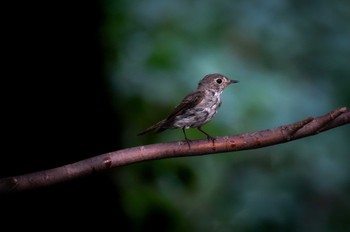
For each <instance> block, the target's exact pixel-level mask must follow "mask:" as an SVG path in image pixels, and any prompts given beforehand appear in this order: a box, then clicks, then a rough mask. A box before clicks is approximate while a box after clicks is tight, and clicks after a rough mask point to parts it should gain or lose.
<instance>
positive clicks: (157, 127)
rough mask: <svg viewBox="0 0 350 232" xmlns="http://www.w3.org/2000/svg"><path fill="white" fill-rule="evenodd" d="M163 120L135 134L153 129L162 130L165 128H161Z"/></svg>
mask: <svg viewBox="0 0 350 232" xmlns="http://www.w3.org/2000/svg"><path fill="white" fill-rule="evenodd" d="M164 122H165V120H162V121H160V122H158V123H156V124H154V125H153V126H150V127H148V128H147V129H145V130H143V131H141V132H140V133H138V134H137V135H144V134H146V133H149V132H152V131H155V132H161V131H163V130H165V128H162V126H163V124H164Z"/></svg>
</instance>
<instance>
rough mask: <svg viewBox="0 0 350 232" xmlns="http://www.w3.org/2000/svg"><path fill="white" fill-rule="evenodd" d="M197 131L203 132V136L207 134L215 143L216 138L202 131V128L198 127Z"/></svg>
mask: <svg viewBox="0 0 350 232" xmlns="http://www.w3.org/2000/svg"><path fill="white" fill-rule="evenodd" d="M197 129H198V130H199V131H200V132H202V133H203V134H205V135H206V136H207V138H208V139H210V140H211V141H212V142H214V140H215V138H214V137H212V136H210V135H209V134H208V133H206V132H205V131H204V130H202V128H201V127H200V126H199V127H197Z"/></svg>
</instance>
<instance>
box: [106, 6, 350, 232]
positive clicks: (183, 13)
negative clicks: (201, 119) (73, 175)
mask: <svg viewBox="0 0 350 232" xmlns="http://www.w3.org/2000/svg"><path fill="white" fill-rule="evenodd" d="M104 4H105V26H104V28H103V31H102V35H103V38H104V46H105V54H106V60H107V63H106V74H107V76H108V78H109V82H110V84H111V86H112V88H113V92H114V94H115V95H114V99H113V102H114V104H115V109H116V111H117V112H118V113H119V114H120V115H121V118H123V119H124V120H123V122H122V123H123V125H124V128H125V130H124V131H122V132H121V133H122V137H123V144H124V146H125V147H131V146H138V145H142V144H148V143H156V142H163V141H172V140H179V139H183V135H182V132H181V130H170V131H165V132H163V133H161V134H150V135H145V136H143V137H137V136H136V134H137V133H138V132H139V131H141V130H142V129H144V128H145V127H147V126H149V125H151V124H153V123H155V122H157V121H158V120H161V119H163V118H164V117H166V116H167V114H168V113H169V112H170V111H171V109H172V108H173V107H175V105H176V104H177V103H178V102H179V101H180V100H181V99H182V97H183V96H184V95H185V94H187V93H188V92H190V91H191V90H192V89H194V88H196V86H197V83H198V81H199V80H200V79H201V78H202V77H203V76H204V75H206V74H208V73H214V72H219V73H223V74H225V75H227V76H228V77H230V78H232V79H238V80H240V83H239V84H237V85H233V86H232V87H231V86H230V88H228V89H227V90H225V92H224V94H223V105H222V107H221V109H220V111H219V113H218V115H217V116H216V117H215V118H214V119H213V120H212V121H211V122H210V123H209V124H208V125H206V126H205V127H204V128H205V129H206V131H207V132H208V133H210V134H212V135H214V136H219V135H233V134H239V133H246V132H250V131H256V130H262V129H267V128H271V127H276V126H280V125H282V124H286V123H292V122H295V121H297V120H300V119H303V118H306V117H308V116H318V115H322V114H324V113H327V112H328V111H330V110H333V109H335V108H338V107H341V106H347V107H350V104H349V103H350V91H349V86H350V65H349V64H350V63H349V61H350V43H349V41H350V26H349V22H350V3H349V2H348V1H346V0H335V1H326V0H316V1H287V0H283V1H280V0H266V1H258V0H249V1H225V0H219V1H209V0H201V1H196V0H179V1H163V0H149V1H136V0H128V1H126V0H106V1H105V3H104ZM188 135H189V136H190V137H191V138H202V137H203V136H202V134H200V133H198V132H197V131H196V130H191V129H190V130H188ZM349 135H350V131H349V127H348V126H345V127H340V128H336V129H334V130H330V131H327V132H325V133H322V134H319V135H317V136H314V137H308V138H305V139H302V140H299V141H293V142H291V143H287V144H281V145H277V146H273V147H268V148H263V149H259V150H254V151H245V152H237V153H234V154H230V153H227V154H219V155H210V156H202V157H193V158H192V157H191V158H176V159H169V160H161V161H152V162H146V163H141V164H135V165H130V166H127V167H121V168H118V169H117V170H116V171H115V181H116V185H118V186H119V188H120V189H121V190H122V193H121V196H122V198H123V199H122V200H123V204H124V205H123V210H124V212H125V214H126V217H127V218H129V220H130V221H131V222H132V224H133V228H134V231H146V230H152V231H154V230H158V231H318V232H322V231H349V230H350V221H349V220H348V219H349V218H350V201H349V195H350V171H349V170H350V168H349V165H350V157H349V155H348V154H349V143H348V140H349Z"/></svg>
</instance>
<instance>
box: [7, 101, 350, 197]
mask: <svg viewBox="0 0 350 232" xmlns="http://www.w3.org/2000/svg"><path fill="white" fill-rule="evenodd" d="M348 123H350V111H349V110H348V109H347V108H346V107H342V108H339V109H336V110H334V111H332V112H329V113H327V114H326V115H323V116H320V117H315V118H313V117H310V118H307V119H304V120H302V121H299V122H295V123H293V124H289V125H283V126H280V127H277V128H273V129H268V130H263V131H258V132H252V133H246V134H241V135H235V136H224V137H217V138H216V139H215V140H214V141H211V140H207V139H201V140H192V141H191V142H190V143H187V142H186V141H176V142H167V143H159V144H150V145H145V146H138V147H132V148H127V149H123V150H118V151H114V152H109V153H105V154H102V155H98V156H95V157H92V158H89V159H85V160H81V161H78V162H75V163H72V164H67V165H64V166H61V167H57V168H53V169H48V170H44V171H39V172H34V173H30V174H25V175H19V176H13V177H7V178H2V179H0V193H5V192H17V191H23V190H28V189H35V188H39V187H44V186H49V185H53V184H56V183H60V182H64V181H68V180H72V179H75V178H78V177H82V176H85V175H89V174H92V173H94V172H98V171H102V170H105V169H109V168H113V167H117V166H123V165H128V164H132V163H137V162H142V161H146V160H156V159H165V158H172V157H184V156H198V155H206V154H213V153H222V152H233V151H240V150H249V149H256V148H260V147H266V146H271V145H274V144H279V143H286V142H289V141H292V140H296V139H300V138H303V137H306V136H312V135H315V134H318V133H320V132H323V131H326V130H329V129H332V128H334V127H338V126H342V125H345V124H348Z"/></svg>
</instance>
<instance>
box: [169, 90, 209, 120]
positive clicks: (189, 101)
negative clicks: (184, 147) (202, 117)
mask: <svg viewBox="0 0 350 232" xmlns="http://www.w3.org/2000/svg"><path fill="white" fill-rule="evenodd" d="M203 98H204V92H203V91H198V90H197V91H194V92H192V93H190V94H188V95H187V96H185V97H184V98H183V99H182V101H181V102H180V104H179V105H177V106H176V107H175V109H174V110H173V112H172V113H171V114H170V115H169V116H168V117H167V118H166V119H165V122H163V125H164V126H166V125H167V124H172V123H173V122H174V119H175V117H176V116H178V115H181V114H184V113H185V112H186V110H188V109H190V108H193V107H195V106H196V105H198V104H199V103H200V102H201V101H202V100H203Z"/></svg>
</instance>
